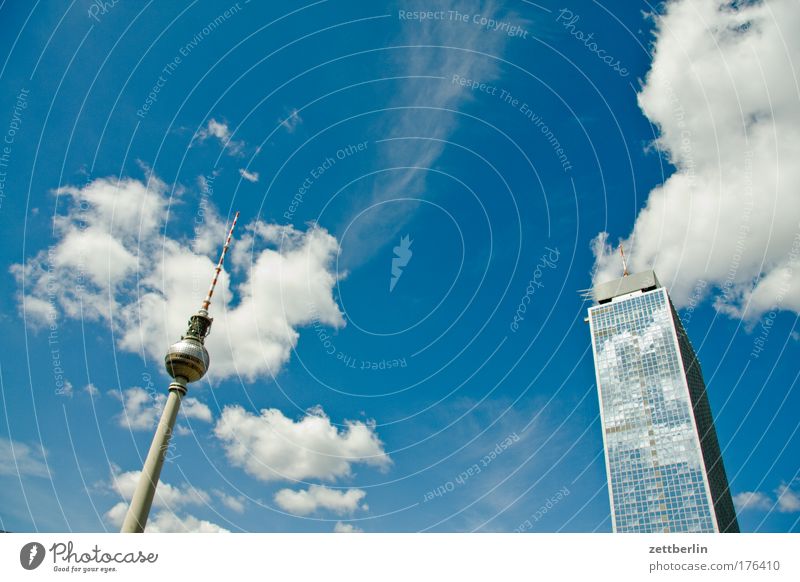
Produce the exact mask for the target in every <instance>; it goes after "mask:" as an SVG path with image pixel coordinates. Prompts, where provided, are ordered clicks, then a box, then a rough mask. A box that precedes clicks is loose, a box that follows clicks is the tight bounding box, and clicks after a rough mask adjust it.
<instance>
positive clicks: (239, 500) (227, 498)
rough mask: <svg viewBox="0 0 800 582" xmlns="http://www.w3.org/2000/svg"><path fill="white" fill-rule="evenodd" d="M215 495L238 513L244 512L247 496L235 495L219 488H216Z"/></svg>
mask: <svg viewBox="0 0 800 582" xmlns="http://www.w3.org/2000/svg"><path fill="white" fill-rule="evenodd" d="M214 495H216V496H217V498H218V499H219V500H220V501H221V502H222V504H223V505H224V506H225V507H227V508H228V509H230V510H231V511H235V512H236V513H244V504H245V498H244V497H242V496H241V495H237V496H235V497H234V496H233V495H228V494H227V493H225V492H224V491H220V490H218V489H215V490H214Z"/></svg>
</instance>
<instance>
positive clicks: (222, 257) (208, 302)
mask: <svg viewBox="0 0 800 582" xmlns="http://www.w3.org/2000/svg"><path fill="white" fill-rule="evenodd" d="M237 220H239V213H238V212H237V213H236V214H235V215H234V217H233V224H231V229H230V231H229V232H228V238H226V239H225V246H224V247H222V253H221V254H220V256H219V262H218V263H217V268H216V270H215V271H214V278H213V279H212V280H211V287H209V288H208V295H206V298H205V300H204V301H203V305H202V307H201V308H200V309H201V310H203V311H205V312H208V306H209V305H211V296H212V295H214V288H215V287H216V286H217V279H219V274H220V272H221V271H222V263H223V262H224V261H225V254H226V253H227V252H228V247H229V246H231V237H232V236H233V229H234V228H236V221H237Z"/></svg>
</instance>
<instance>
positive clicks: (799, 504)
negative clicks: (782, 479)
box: [775, 483, 800, 513]
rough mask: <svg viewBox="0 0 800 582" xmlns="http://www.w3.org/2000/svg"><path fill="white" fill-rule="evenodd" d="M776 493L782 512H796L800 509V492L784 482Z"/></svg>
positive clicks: (779, 509) (779, 508)
mask: <svg viewBox="0 0 800 582" xmlns="http://www.w3.org/2000/svg"><path fill="white" fill-rule="evenodd" d="M775 494H776V495H777V496H778V511H780V512H781V513H796V512H798V511H800V494H798V493H797V491H795V490H794V489H792V488H791V487H789V485H787V484H786V483H782V484H781V485H780V486H779V487H778V488H777V489H776V490H775Z"/></svg>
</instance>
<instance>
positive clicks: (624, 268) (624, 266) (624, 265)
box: [619, 243, 630, 277]
mask: <svg viewBox="0 0 800 582" xmlns="http://www.w3.org/2000/svg"><path fill="white" fill-rule="evenodd" d="M619 254H620V256H621V257H622V276H623V277H627V276H628V275H630V273H628V261H626V260H625V246H624V245H623V244H622V243H619Z"/></svg>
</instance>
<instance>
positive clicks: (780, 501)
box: [733, 483, 800, 513]
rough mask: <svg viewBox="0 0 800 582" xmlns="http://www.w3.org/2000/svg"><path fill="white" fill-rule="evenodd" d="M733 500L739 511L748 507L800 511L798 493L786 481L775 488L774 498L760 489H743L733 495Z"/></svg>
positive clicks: (783, 511)
mask: <svg viewBox="0 0 800 582" xmlns="http://www.w3.org/2000/svg"><path fill="white" fill-rule="evenodd" d="M733 502H734V504H736V508H737V509H738V510H739V511H745V510H748V509H751V510H761V511H769V510H772V509H773V508H774V509H777V510H778V511H779V512H781V513H797V512H799V511H800V493H798V492H797V491H796V490H795V489H793V488H792V487H791V485H790V484H787V483H781V484H780V485H779V486H778V487H776V488H775V499H774V500H773V498H772V496H770V495H769V494H766V493H761V492H760V491H745V492H742V493H739V494H737V495H735V496H734V498H733Z"/></svg>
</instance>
